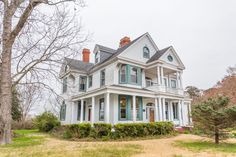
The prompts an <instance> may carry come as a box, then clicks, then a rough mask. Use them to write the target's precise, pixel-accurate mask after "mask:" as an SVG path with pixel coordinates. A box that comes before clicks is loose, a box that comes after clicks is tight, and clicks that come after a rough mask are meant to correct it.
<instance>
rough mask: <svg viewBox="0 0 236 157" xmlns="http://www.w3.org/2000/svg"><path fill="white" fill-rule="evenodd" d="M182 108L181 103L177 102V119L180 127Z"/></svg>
mask: <svg viewBox="0 0 236 157" xmlns="http://www.w3.org/2000/svg"><path fill="white" fill-rule="evenodd" d="M181 117H182V106H181V101H180V100H179V102H178V119H179V125H180V126H182V118H181Z"/></svg>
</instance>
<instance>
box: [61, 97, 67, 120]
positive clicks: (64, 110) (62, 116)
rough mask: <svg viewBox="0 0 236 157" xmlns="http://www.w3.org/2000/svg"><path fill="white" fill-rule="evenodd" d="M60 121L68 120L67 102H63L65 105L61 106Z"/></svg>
mask: <svg viewBox="0 0 236 157" xmlns="http://www.w3.org/2000/svg"><path fill="white" fill-rule="evenodd" d="M60 120H61V121H64V120H66V104H65V101H63V103H62V105H61V110H60Z"/></svg>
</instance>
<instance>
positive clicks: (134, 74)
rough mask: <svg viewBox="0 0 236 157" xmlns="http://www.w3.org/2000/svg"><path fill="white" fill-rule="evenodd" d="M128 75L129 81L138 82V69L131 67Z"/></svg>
mask: <svg viewBox="0 0 236 157" xmlns="http://www.w3.org/2000/svg"><path fill="white" fill-rule="evenodd" d="M130 75H131V83H138V69H137V68H135V67H131V71H130Z"/></svg>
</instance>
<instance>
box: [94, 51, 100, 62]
mask: <svg viewBox="0 0 236 157" xmlns="http://www.w3.org/2000/svg"><path fill="white" fill-rule="evenodd" d="M98 53H99V52H97V53H95V56H94V60H95V64H97V63H99V60H100V56H99V54H98Z"/></svg>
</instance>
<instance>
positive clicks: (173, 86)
mask: <svg viewBox="0 0 236 157" xmlns="http://www.w3.org/2000/svg"><path fill="white" fill-rule="evenodd" d="M176 87H177V86H176V80H171V88H176Z"/></svg>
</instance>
